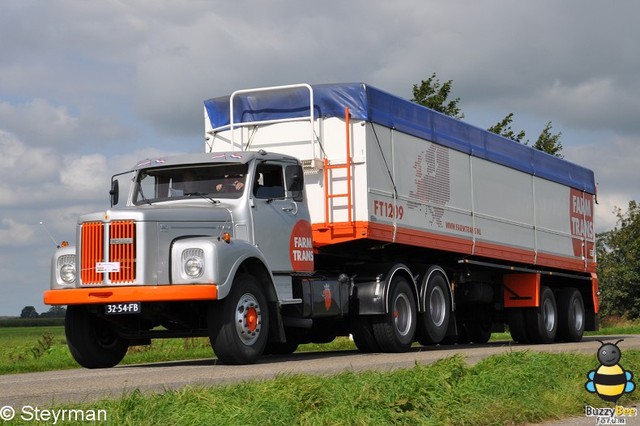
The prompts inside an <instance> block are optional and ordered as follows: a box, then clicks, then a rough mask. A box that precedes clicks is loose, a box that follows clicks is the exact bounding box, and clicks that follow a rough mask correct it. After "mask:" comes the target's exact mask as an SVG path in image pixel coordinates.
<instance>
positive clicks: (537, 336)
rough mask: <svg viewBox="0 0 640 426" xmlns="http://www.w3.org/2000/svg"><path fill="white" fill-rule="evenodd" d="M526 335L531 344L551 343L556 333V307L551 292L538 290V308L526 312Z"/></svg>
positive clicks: (549, 290) (543, 288)
mask: <svg viewBox="0 0 640 426" xmlns="http://www.w3.org/2000/svg"><path fill="white" fill-rule="evenodd" d="M525 319H526V322H527V334H528V336H529V338H530V339H531V343H552V342H553V341H554V340H555V338H556V333H557V331H558V307H557V305H556V298H555V296H554V295H553V291H551V289H550V288H549V287H546V286H542V287H541V288H540V306H539V307H537V308H530V309H528V310H527V311H526V315H525Z"/></svg>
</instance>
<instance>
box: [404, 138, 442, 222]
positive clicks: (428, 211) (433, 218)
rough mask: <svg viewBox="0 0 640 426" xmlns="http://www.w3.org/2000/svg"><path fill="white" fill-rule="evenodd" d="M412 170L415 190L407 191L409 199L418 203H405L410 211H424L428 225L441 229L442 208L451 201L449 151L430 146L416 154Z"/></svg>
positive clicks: (433, 145)
mask: <svg viewBox="0 0 640 426" xmlns="http://www.w3.org/2000/svg"><path fill="white" fill-rule="evenodd" d="M413 168H414V170H415V171H416V175H415V176H416V179H415V184H416V190H415V191H409V197H410V198H412V199H415V200H417V201H418V202H412V201H409V202H407V207H408V208H409V209H411V210H413V209H418V210H421V211H422V209H424V214H425V216H426V217H427V220H428V222H429V224H430V225H432V226H433V225H436V226H437V227H439V228H442V227H443V224H442V216H443V215H444V206H445V205H446V204H447V203H448V202H449V200H450V199H451V176H450V170H449V151H448V150H447V148H444V147H442V146H439V145H436V144H431V146H430V147H429V148H428V149H427V150H425V151H424V152H421V153H420V154H418V157H417V158H416V161H415V163H414V164H413Z"/></svg>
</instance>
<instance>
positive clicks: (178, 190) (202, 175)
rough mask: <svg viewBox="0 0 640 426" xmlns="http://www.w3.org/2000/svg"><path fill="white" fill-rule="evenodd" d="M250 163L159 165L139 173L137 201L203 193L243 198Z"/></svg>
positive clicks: (136, 192) (206, 195)
mask: <svg viewBox="0 0 640 426" xmlns="http://www.w3.org/2000/svg"><path fill="white" fill-rule="evenodd" d="M246 176H247V165H246V164H238V163H232V164H229V163H216V164H206V165H193V164H191V165H189V166H174V167H158V168H153V169H145V170H141V171H140V173H138V178H137V182H136V190H135V195H134V204H150V203H153V202H157V201H168V200H175V199H186V198H192V197H203V198H211V199H219V198H240V197H241V196H242V193H243V192H244V186H245V179H246Z"/></svg>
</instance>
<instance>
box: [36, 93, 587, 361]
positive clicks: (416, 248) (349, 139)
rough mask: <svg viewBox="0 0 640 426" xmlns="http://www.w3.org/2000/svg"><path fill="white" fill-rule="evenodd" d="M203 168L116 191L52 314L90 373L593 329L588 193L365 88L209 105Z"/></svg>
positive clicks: (61, 280) (71, 267)
mask: <svg viewBox="0 0 640 426" xmlns="http://www.w3.org/2000/svg"><path fill="white" fill-rule="evenodd" d="M204 118H205V153H203V154H194V155H187V156H177V157H163V158H155V159H146V160H143V161H141V162H139V163H138V164H136V165H135V166H134V167H132V168H131V169H129V170H127V171H125V172H123V173H120V174H117V175H115V176H114V177H113V178H112V185H111V190H110V196H111V204H112V206H111V208H110V209H108V210H106V211H103V212H95V213H90V214H87V215H83V216H81V217H80V218H79V220H78V228H77V229H78V231H77V236H76V238H77V241H78V243H77V244H76V246H68V247H63V248H61V249H59V250H58V251H57V252H56V253H55V254H54V257H53V260H52V278H51V290H48V291H46V292H45V303H48V304H52V305H69V308H68V310H67V318H66V325H65V330H66V334H67V341H68V344H69V348H70V350H71V353H72V354H73V356H74V358H75V359H76V360H77V361H78V362H79V363H80V364H81V365H83V366H85V367H88V368H95V367H108V366H112V365H115V364H117V363H118V362H120V360H121V359H122V357H123V356H124V354H125V353H126V350H127V348H128V347H129V346H132V345H136V344H148V343H149V342H150V339H153V338H164V337H181V336H208V337H209V339H210V341H211V344H212V347H213V350H214V352H215V353H216V355H217V357H218V358H219V359H220V361H222V362H225V363H230V364H243V363H251V362H255V361H256V360H257V359H258V358H259V357H260V356H262V355H267V354H283V353H292V352H294V351H295V350H296V348H297V347H298V345H299V344H301V343H307V342H317V343H322V342H329V341H332V340H333V339H335V338H336V336H343V335H352V336H353V339H354V341H355V343H356V346H357V347H358V349H359V350H361V351H364V352H377V351H385V352H402V351H406V350H408V349H409V348H410V347H411V346H412V345H413V344H415V342H418V343H420V344H422V345H433V344H453V343H469V342H474V343H484V342H486V341H488V339H489V337H490V335H491V333H492V332H493V331H504V330H505V326H508V328H509V331H510V333H511V335H512V337H513V339H514V340H515V341H517V342H521V343H552V342H554V341H579V340H580V339H581V338H582V336H583V333H584V331H585V330H596V329H597V328H598V280H597V277H596V274H595V262H596V258H595V234H594V225H593V223H594V222H593V215H594V202H595V193H596V188H595V181H594V176H593V173H592V172H591V171H590V170H587V169H585V168H583V167H580V166H578V165H575V164H572V163H570V162H567V161H564V160H562V159H559V158H556V157H553V156H551V155H548V154H545V153H543V152H540V151H537V150H535V149H532V148H530V147H527V146H523V145H520V144H518V143H516V142H514V141H511V140H508V139H505V138H503V137H501V136H498V135H496V134H493V133H491V132H488V131H485V130H482V129H479V128H477V127H474V126H471V125H469V124H467V123H465V122H462V121H459V120H456V119H454V118H451V117H448V116H445V115H442V114H440V113H437V112H435V111H432V110H429V109H427V108H424V107H422V106H420V105H417V104H415V103H412V102H409V101H407V100H404V99H401V98H398V97H396V96H393V95H391V94H388V93H386V92H383V91H381V90H378V89H376V88H374V87H371V86H368V85H365V84H362V83H354V84H330V85H308V84H300V85H291V86H279V87H267V88H258V89H248V90H240V91H236V92H234V93H233V94H231V95H228V96H223V97H218V98H213V99H209V100H207V101H205V104H204Z"/></svg>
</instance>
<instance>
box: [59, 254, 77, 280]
mask: <svg viewBox="0 0 640 426" xmlns="http://www.w3.org/2000/svg"><path fill="white" fill-rule="evenodd" d="M58 271H59V274H60V279H61V280H62V281H63V282H64V283H66V284H71V283H73V282H74V281H75V280H76V257H75V256H74V255H71V254H66V255H64V256H60V257H59V258H58Z"/></svg>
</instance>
